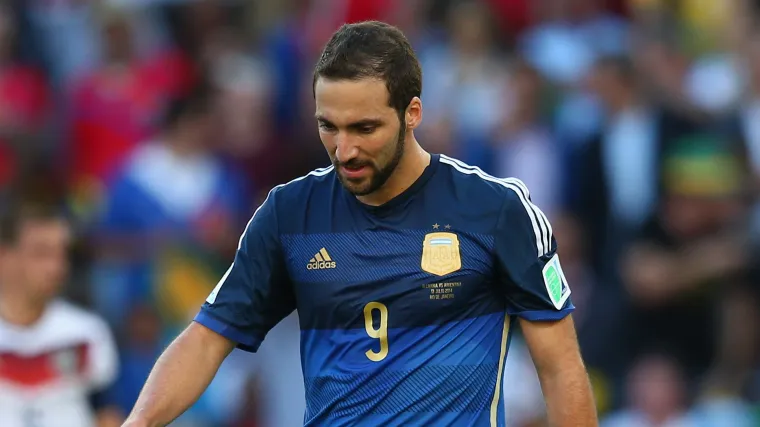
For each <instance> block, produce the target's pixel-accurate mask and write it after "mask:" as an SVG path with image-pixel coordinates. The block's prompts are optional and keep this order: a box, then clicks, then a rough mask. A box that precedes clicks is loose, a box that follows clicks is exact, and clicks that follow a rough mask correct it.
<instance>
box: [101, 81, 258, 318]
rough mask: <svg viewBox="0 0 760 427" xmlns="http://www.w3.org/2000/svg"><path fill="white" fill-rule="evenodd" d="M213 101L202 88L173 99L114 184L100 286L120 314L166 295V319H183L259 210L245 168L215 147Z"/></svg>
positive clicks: (105, 218) (113, 312) (108, 306)
mask: <svg viewBox="0 0 760 427" xmlns="http://www.w3.org/2000/svg"><path fill="white" fill-rule="evenodd" d="M215 99H216V98H215V93H213V92H210V91H208V90H206V89H204V88H200V89H198V90H196V91H194V92H193V94H192V95H190V96H188V97H183V98H178V99H177V100H176V101H174V102H173V103H172V104H171V105H170V107H169V108H168V111H167V115H166V120H165V125H164V131H163V132H162V133H161V134H160V135H158V136H156V137H155V138H153V139H152V140H150V141H146V142H144V143H143V144H141V145H140V146H138V147H136V149H135V150H134V151H133V152H132V153H131V154H130V155H129V157H128V158H127V161H126V162H125V164H124V166H123V168H120V169H119V171H118V173H117V174H116V175H115V177H114V179H113V181H112V184H111V186H110V188H109V189H108V192H107V194H108V199H107V201H106V203H105V205H104V211H103V215H102V219H101V221H100V225H99V229H98V231H97V234H98V236H99V248H98V254H97V261H96V269H95V272H96V276H95V278H94V281H93V285H94V288H93V292H94V294H95V296H96V301H98V304H99V308H100V309H101V310H104V312H105V313H108V315H109V316H110V318H111V319H112V320H113V321H117V322H119V323H120V321H121V320H123V319H124V316H125V315H126V313H127V311H128V310H130V307H132V306H133V305H134V304H137V303H142V302H146V301H150V300H151V299H152V298H158V299H159V304H160V305H159V307H160V311H161V313H162V315H163V317H164V320H167V321H179V322H185V321H186V320H187V318H188V316H191V315H192V314H193V313H194V311H196V310H197V307H198V304H199V302H200V301H203V299H204V298H205V296H206V295H207V294H208V292H210V290H211V288H212V287H213V284H214V283H216V281H217V280H218V279H219V277H221V275H222V274H223V273H224V269H225V268H226V267H227V265H226V263H227V260H228V259H230V256H231V254H232V253H233V252H232V251H234V250H235V248H236V247H237V244H236V242H237V239H238V236H239V235H240V231H241V229H242V225H243V224H244V223H245V221H246V220H247V219H248V217H249V216H250V212H251V211H250V205H249V203H248V202H247V201H246V198H245V196H246V194H247V192H246V189H245V188H246V184H245V183H244V182H243V180H242V178H241V176H240V174H239V173H238V172H237V170H236V169H234V168H229V167H227V166H226V165H225V163H224V162H222V161H221V160H220V159H219V158H218V156H217V155H216V153H215V152H214V151H213V150H212V147H211V145H210V141H211V139H212V137H213V134H212V133H211V132H212V128H211V127H210V126H211V124H212V123H213V122H212V117H213V108H214V102H215Z"/></svg>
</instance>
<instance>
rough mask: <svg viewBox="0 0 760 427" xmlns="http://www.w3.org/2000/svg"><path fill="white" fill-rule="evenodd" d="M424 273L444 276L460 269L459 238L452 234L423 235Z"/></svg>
mask: <svg viewBox="0 0 760 427" xmlns="http://www.w3.org/2000/svg"><path fill="white" fill-rule="evenodd" d="M421 267H422V269H423V270H424V271H427V272H428V273H430V274H435V275H437V276H445V275H447V274H449V273H453V272H455V271H457V270H459V269H461V268H462V257H461V255H460V251H459V237H457V235H456V234H454V233H445V232H435V233H428V234H427V235H425V241H424V242H423V243H422V262H421Z"/></svg>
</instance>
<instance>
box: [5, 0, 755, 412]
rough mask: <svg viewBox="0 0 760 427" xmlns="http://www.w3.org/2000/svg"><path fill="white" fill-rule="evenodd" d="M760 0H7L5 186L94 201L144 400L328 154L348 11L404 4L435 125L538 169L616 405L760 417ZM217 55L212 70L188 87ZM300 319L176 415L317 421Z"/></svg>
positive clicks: (436, 131)
mask: <svg viewBox="0 0 760 427" xmlns="http://www.w3.org/2000/svg"><path fill="white" fill-rule="evenodd" d="M758 5H760V3H758V2H757V1H754V0H731V1H712V2H705V1H704V0H434V1H433V0H371V1H367V0H278V1H258V2H249V1H242V0H224V1H215V0H180V1H174V0H24V1H19V0H15V1H11V2H0V203H2V206H0V207H4V208H5V207H8V208H14V207H16V206H15V205H13V203H14V202H13V200H12V199H9V198H6V197H5V196H8V195H10V194H14V193H16V192H18V191H19V188H21V192H22V193H24V194H26V193H27V192H29V191H31V192H34V193H38V194H39V193H42V194H50V193H58V192H59V191H61V190H60V189H61V188H62V187H63V188H64V189H63V190H62V191H63V193H64V194H63V195H62V196H63V197H67V198H68V199H69V201H71V202H73V203H71V205H70V206H71V207H73V209H74V210H75V214H76V215H75V218H76V219H77V220H78V221H77V222H75V223H74V224H73V226H74V227H76V229H78V230H82V231H83V232H86V234H85V235H84V236H83V237H85V238H84V239H78V240H77V243H78V244H79V246H78V248H79V249H90V252H88V251H86V250H80V251H75V252H74V255H75V258H74V261H75V263H74V264H73V265H72V269H73V270H72V272H71V273H72V276H71V277H72V278H73V280H71V282H72V285H78V286H73V287H71V288H70V289H67V291H69V290H73V291H76V292H78V293H82V292H84V293H85V295H81V297H82V300H83V301H93V302H94V304H95V309H96V310H97V311H98V312H100V314H101V315H103V316H104V317H106V318H107V319H108V320H109V321H111V322H112V323H113V326H115V327H117V328H118V329H117V331H118V332H119V335H118V336H119V337H120V338H121V339H120V340H119V350H120V355H121V358H122V359H123V363H122V364H121V369H120V370H119V380H118V382H117V386H116V388H115V394H114V395H113V396H114V398H115V399H116V401H117V402H118V405H119V407H120V408H121V409H122V410H128V409H130V408H129V407H130V406H131V405H132V403H133V401H134V398H135V396H136V393H137V390H139V388H140V386H141V385H142V382H143V380H144V378H145V376H147V375H148V370H149V368H150V366H151V365H152V362H153V361H154V359H155V357H156V355H157V354H158V351H159V349H161V348H162V347H163V346H164V345H165V344H166V341H167V340H168V339H170V338H171V337H172V336H173V335H174V332H175V330H174V329H173V328H174V327H175V326H176V325H177V324H180V325H181V324H184V323H185V322H186V321H187V319H188V317H189V316H190V315H192V314H193V313H194V312H195V311H196V310H197V308H198V306H199V305H200V304H201V303H202V302H203V299H204V298H205V296H206V295H207V293H208V289H209V288H210V287H212V286H213V285H214V283H216V281H217V280H218V279H219V277H220V276H221V275H223V273H224V271H225V269H226V268H227V267H228V266H229V264H228V263H229V259H230V256H231V254H232V252H233V251H234V249H235V247H236V245H237V240H238V237H239V234H240V232H241V231H242V229H243V228H244V226H245V222H246V221H247V220H248V218H250V215H251V213H252V211H253V208H254V207H255V206H256V205H257V204H258V203H259V202H260V201H261V199H262V196H263V195H265V194H266V193H267V192H268V190H269V189H270V188H271V187H272V186H274V185H276V184H279V183H281V182H285V181H289V180H290V179H292V178H294V177H296V176H299V175H302V174H305V173H306V172H308V171H309V170H310V169H311V168H313V167H319V166H324V165H326V164H327V161H328V159H327V156H325V153H324V151H323V149H322V146H321V144H319V143H318V142H317V141H318V139H317V132H316V126H315V123H314V119H313V113H314V111H313V94H312V87H311V84H312V81H311V73H312V66H313V64H314V61H315V60H316V58H315V56H316V55H317V53H318V52H319V50H320V48H321V46H322V45H323V43H324V42H325V40H326V38H327V37H328V36H329V35H330V34H331V33H332V31H333V30H335V28H337V26H339V25H340V24H341V23H343V22H346V21H349V22H351V21H357V20H362V19H381V20H388V21H389V22H391V23H394V24H398V25H399V26H401V28H402V29H403V30H404V31H405V33H406V34H407V35H408V36H409V38H410V39H411V41H412V43H413V45H414V46H415V48H416V50H417V52H418V55H419V57H420V59H421V61H422V65H423V70H424V79H423V80H424V90H423V93H422V100H423V104H424V108H425V111H424V121H423V124H422V129H420V133H419V136H420V139H421V141H422V143H423V144H424V145H425V147H426V148H427V149H429V150H431V151H434V152H442V153H444V154H450V155H453V156H457V157H460V158H462V159H463V160H465V161H467V162H468V163H470V164H473V165H477V166H479V167H481V168H483V169H485V170H486V171H488V172H490V173H492V174H495V175H498V176H516V177H518V178H521V179H522V180H524V181H525V182H526V183H527V184H528V186H529V187H530V189H531V196H532V199H533V201H534V202H535V203H537V204H538V206H540V207H541V208H542V210H544V211H545V212H546V214H547V215H548V216H549V217H550V218H553V219H552V225H553V227H554V233H555V235H556V236H557V240H558V244H559V253H560V256H561V257H562V260H563V269H564V271H565V274H566V276H567V277H568V279H569V281H570V286H571V288H572V289H573V301H574V302H575V304H576V306H577V307H578V309H577V311H576V313H575V315H574V319H575V321H576V324H577V326H578V334H579V339H580V343H581V346H582V350H583V354H584V358H585V360H586V362H587V366H588V368H589V371H590V374H591V379H592V382H593V383H594V386H595V391H596V394H597V399H598V401H597V404H598V407H599V409H600V410H601V411H602V412H606V411H608V410H611V411H613V412H614V413H615V415H614V416H612V417H610V418H609V420H608V422H610V423H613V424H611V425H625V426H629V425H630V426H633V425H636V426H644V427H646V426H647V423H649V424H651V425H658V426H659V427H664V426H668V427H670V426H673V425H679V426H681V425H686V426H689V427H691V426H696V427H729V426H730V427H745V425H760V421H758V420H752V419H750V418H749V417H750V415H749V413H750V412H752V411H755V412H757V411H759V410H760V334H758V331H757V328H756V327H755V325H756V324H757V318H758V317H760V314H759V312H760V302H758V301H760V291H759V290H760V286H759V285H760V269H758V268H757V267H755V265H756V264H758V263H757V262H756V259H755V257H756V256H755V253H756V252H757V250H756V249H757V248H758V244H760V203H759V202H758V200H759V199H758V196H760V191H759V190H760V125H758V123H760V101H759V100H760V95H758V94H760V91H759V88H760V83H759V82H760V77H759V76H760V59H759V58H760V42H758V40H760V39H759V36H758V34H760V33H759V32H758V25H757V23H758V22H760V6H758ZM20 58H24V61H21V59H20ZM28 59H32V60H36V61H35V65H37V66H38V67H39V69H38V68H34V67H32V66H30V63H29V62H25V61H27V60H28ZM199 80H205V81H208V82H209V83H210V86H212V89H213V93H212V94H209V93H206V94H202V93H196V92H195V91H193V90H192V89H193V88H195V87H196V85H195V83H196V82H197V81H199ZM191 92H192V93H191ZM51 163H52V164H51ZM58 169H63V171H61V170H58ZM51 172H52V173H51ZM60 172H65V174H66V177H65V178H58V177H59V176H60V175H61V174H60ZM51 177H52V178H51ZM747 181H749V182H750V183H749V184H748V183H747ZM43 223H44V224H47V222H46V221H37V220H34V221H33V224H34V227H33V228H29V230H42V229H43V228H46V229H47V226H45V227H42V224H43ZM30 224H31V223H30ZM51 229H52V228H51ZM35 233H37V231H35ZM49 234H50V235H51V236H52V232H51V233H49ZM46 239H47V238H46ZM51 239H52V237H51ZM4 246H8V245H4ZM11 246H13V245H11ZM20 248H21V246H18V248H12V249H13V250H11V251H8V250H6V249H3V250H2V251H0V279H2V283H0V293H2V298H0V316H2V317H3V318H4V319H5V316H6V311H8V310H10V311H13V307H14V305H13V304H6V303H5V302H4V301H7V300H14V301H15V300H16V299H17V298H21V297H17V296H11V297H6V296H5V295H6V293H7V294H8V295H11V294H13V295H15V293H16V292H17V291H16V290H13V292H11V293H8V292H10V291H7V290H6V289H15V288H14V286H16V284H17V282H18V281H16V280H13V281H12V280H10V279H9V277H10V276H11V275H18V274H20V273H19V271H20V270H23V268H19V266H17V265H13V263H9V261H8V260H9V259H10V258H9V257H8V256H9V255H8V254H11V253H15V252H20V251H21V249H20ZM16 256H17V255H14V257H16ZM18 256H20V255H18ZM7 264H10V265H9V266H8V267H3V266H5V265H7ZM24 265H25V264H24ZM24 268H26V267H24ZM82 278H87V279H88V281H89V282H88V283H86V284H85V283H84V281H83V280H81V279H82ZM80 282H82V283H80ZM9 283H13V285H10V284H9ZM78 296H79V295H78ZM21 299H24V298H21ZM54 306H55V307H58V306H59V304H58V303H55V304H52V305H50V307H54ZM9 307H10V309H9ZM67 307H68V306H67ZM69 308H71V307H69ZM56 310H57V309H56ZM66 310H68V309H66ZM66 310H64V311H66ZM71 310H74V311H73V312H77V311H76V309H73V308H71ZM71 310H68V311H67V312H68V313H69V314H71V313H73V312H72V311H71ZM14 312H15V311H14ZM51 313H52V312H51ZM77 313H78V312H77ZM11 314H12V313H11ZM671 315H672V317H671ZM45 316H52V314H46V315H45ZM72 316H73V317H72V319H76V318H78V317H77V316H78V315H76V316H74V315H72ZM85 317H86V316H85ZM44 318H45V317H43V319H44ZM77 321H78V320H72V321H71V322H72V323H71V324H69V323H68V321H67V320H65V319H64V320H61V321H60V322H58V321H56V323H60V325H57V326H61V327H64V329H66V330H68V329H69V328H71V329H77V328H80V327H79V326H78V325H79V324H77V323H74V322H77ZM40 322H43V321H42V320H40ZM1 323H2V322H0V324H1ZM297 323H298V322H297V313H294V314H293V315H292V316H290V317H289V318H288V319H286V320H285V321H283V322H282V323H281V324H280V325H278V327H277V328H275V329H274V330H273V331H272V332H270V335H269V336H268V337H267V340H265V342H264V345H263V346H262V348H261V351H260V353H259V354H255V355H249V354H245V353H243V352H240V351H234V352H233V353H232V355H231V356H230V358H229V360H228V362H225V364H224V365H223V368H222V370H223V372H220V374H219V376H217V378H216V379H215V380H214V382H212V385H211V387H209V390H208V392H207V393H205V394H204V396H203V397H202V398H201V399H200V401H199V402H198V403H197V404H196V405H195V406H194V407H193V409H192V411H190V412H189V413H188V414H187V415H186V416H184V417H183V418H182V419H181V420H178V421H177V422H176V423H175V424H176V425H178V426H223V427H229V426H235V427H244V426H245V427H249V426H252V425H257V426H260V427H269V426H274V427H281V426H282V427H288V426H290V425H294V426H295V425H301V423H302V421H303V408H302V406H303V384H302V383H301V381H302V378H301V369H300V367H299V364H300V357H299V352H298V338H299V334H298V324H297ZM39 325H42V323H39ZM40 327H41V326H40ZM14 328H15V329H13V330H14V331H15V330H16V329H18V328H16V327H14ZM0 329H2V326H0ZM22 329H24V331H25V333H26V332H28V333H31V332H30V331H32V329H34V328H31V327H30V328H22ZM80 329H81V328H80ZM2 333H3V332H2V331H0V335H1V334H2ZM14 333H16V332H14ZM90 335H92V336H95V335H97V333H93V334H90ZM0 338H1V337H0ZM35 339H36V338H35ZM17 341H19V340H17ZM6 342H13V341H7V340H2V339H0V357H6V356H2V353H3V351H4V350H2V349H3V345H5V343H6ZM19 342H20V341H19ZM523 351H524V348H522V347H521V345H520V342H519V336H518V337H516V340H515V343H514V346H513V347H512V354H511V355H510V356H509V357H508V358H507V362H506V368H505V381H504V384H505V390H504V396H505V399H507V405H508V407H509V410H508V413H507V417H508V418H509V420H510V421H513V422H514V423H517V425H518V426H520V427H522V425H529V426H531V427H534V426H539V425H542V422H544V420H542V411H541V408H539V406H540V405H537V402H540V390H537V389H535V387H533V386H534V385H535V384H534V383H533V382H532V381H533V379H534V377H533V375H534V371H533V367H532V366H529V364H527V365H526V364H525V363H524V362H525V357H524V356H525V355H524V354H522V352H523ZM651 351H656V352H657V354H664V355H667V356H669V357H670V359H665V358H662V357H660V356H655V357H651V358H650V357H649V356H647V355H649V354H650V352H651ZM1 363H2V361H0V381H2V375H3V374H2V373H1V372H2V368H1V366H2V365H1ZM523 381H526V383H525V384H528V385H525V386H521V387H519V388H514V387H513V388H510V386H513V384H515V383H516V382H520V383H522V382H523ZM0 389H2V387H0ZM518 389H519V390H521V392H520V393H518V394H519V395H517V394H515V392H516V390H518ZM523 390H527V391H525V392H524V393H523V392H522V391H523ZM1 393H2V391H1V390H0V394H1ZM652 393H654V394H652ZM649 395H651V396H654V397H651V398H650V397H648V396H649ZM625 396H627V399H626V400H624V399H623V397H625ZM1 399H2V397H0V402H1V401H2V400H1ZM19 407H20V406H19ZM3 415H4V413H3V410H2V409H0V426H5V425H6V424H7V423H6V422H5V419H3V418H2V416H3ZM615 423H621V424H615ZM637 423H638V424H637ZM747 423H749V424H747Z"/></svg>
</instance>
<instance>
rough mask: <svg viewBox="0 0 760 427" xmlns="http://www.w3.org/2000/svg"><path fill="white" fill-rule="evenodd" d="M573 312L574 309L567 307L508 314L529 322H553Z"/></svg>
mask: <svg viewBox="0 0 760 427" xmlns="http://www.w3.org/2000/svg"><path fill="white" fill-rule="evenodd" d="M574 310H575V307H573V306H569V307H566V308H563V309H562V310H559V311H557V310H536V311H520V312H517V313H509V314H510V315H513V316H517V317H520V318H523V319H525V320H528V321H531V322H549V321H555V320H562V319H564V318H565V317H567V316H568V315H569V314H570V313H572V312H573V311H574Z"/></svg>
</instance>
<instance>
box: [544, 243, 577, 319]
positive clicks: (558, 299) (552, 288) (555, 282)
mask: <svg viewBox="0 0 760 427" xmlns="http://www.w3.org/2000/svg"><path fill="white" fill-rule="evenodd" d="M543 276H544V285H545V286H546V291H547V292H548V294H549V299H550V300H551V302H552V304H554V307H555V308H556V309H557V310H561V309H562V307H563V306H564V305H565V302H566V301H567V299H568V298H569V297H570V286H569V285H568V284H567V279H566V278H565V273H564V272H563V271H562V266H561V265H560V263H559V255H558V254H554V256H553V257H552V258H551V259H550V260H549V262H547V263H546V265H544V269H543Z"/></svg>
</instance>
